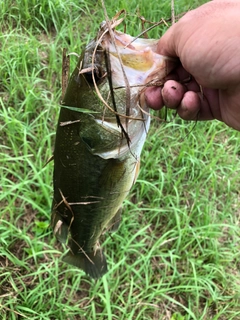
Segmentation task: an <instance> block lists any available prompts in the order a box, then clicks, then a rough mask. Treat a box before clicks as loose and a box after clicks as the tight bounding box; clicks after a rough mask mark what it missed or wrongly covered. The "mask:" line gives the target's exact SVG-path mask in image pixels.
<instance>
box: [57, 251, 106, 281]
mask: <svg viewBox="0 0 240 320" xmlns="http://www.w3.org/2000/svg"><path fill="white" fill-rule="evenodd" d="M63 261H64V262H66V263H68V264H71V265H73V266H75V267H78V268H80V269H82V270H83V271H85V272H86V273H87V274H88V275H89V276H91V277H92V278H95V279H97V278H100V277H102V276H103V275H104V274H105V273H106V272H107V271H108V269H107V261H106V258H105V256H104V254H103V253H102V251H101V249H98V250H97V251H96V252H91V253H89V252H88V253H87V254H86V253H82V252H79V253H77V254H73V253H72V252H71V251H68V253H67V254H66V255H65V256H64V257H63Z"/></svg>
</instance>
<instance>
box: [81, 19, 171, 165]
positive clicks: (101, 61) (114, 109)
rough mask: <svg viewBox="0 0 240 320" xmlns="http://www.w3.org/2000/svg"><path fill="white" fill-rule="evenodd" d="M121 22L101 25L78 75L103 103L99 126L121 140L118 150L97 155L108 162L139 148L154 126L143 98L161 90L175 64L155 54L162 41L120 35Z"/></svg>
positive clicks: (86, 50)
mask: <svg viewBox="0 0 240 320" xmlns="http://www.w3.org/2000/svg"><path fill="white" fill-rule="evenodd" d="M121 21H122V19H119V20H114V19H113V20H112V22H103V23H102V24H101V26H100V30H99V32H98V35H97V37H96V38H95V39H94V40H93V41H91V42H90V43H89V44H88V45H87V47H86V49H85V52H84V55H83V59H82V65H81V70H80V72H79V74H82V76H83V77H84V79H85V81H86V83H87V85H88V86H89V87H90V88H92V89H93V90H95V92H96V94H97V96H98V98H99V100H100V101H101V102H102V104H103V106H102V108H103V112H102V113H100V114H98V115H95V116H94V119H95V122H96V123H97V124H98V125H99V126H102V128H104V130H106V131H108V132H109V133H112V134H114V135H121V136H122V143H121V146H120V147H119V146H118V147H117V150H111V151H107V152H97V153H94V154H97V155H99V156H100V157H102V158H104V159H108V158H110V157H113V158H117V157H123V156H124V155H126V153H127V152H128V151H129V149H130V150H134V149H136V148H137V149H138V147H137V146H138V144H139V140H143V139H145V138H146V134H147V132H148V129H149V125H150V115H149V109H148V106H147V104H146V102H145V97H144V95H143V94H142V93H143V91H144V90H145V88H146V87H148V86H151V85H158V86H159V85H163V84H164V81H165V78H166V76H167V75H168V74H169V72H170V71H171V70H172V69H173V68H174V67H175V63H176V60H175V59H172V58H169V57H165V56H162V55H160V54H158V53H157V52H156V49H157V43H158V40H156V39H145V38H144V39H143V38H137V37H132V36H130V35H127V34H125V33H122V32H120V31H117V30H116V29H115V27H116V26H117V25H118V24H119V23H121ZM142 137H143V138H142ZM140 145H141V146H142V144H140Z"/></svg>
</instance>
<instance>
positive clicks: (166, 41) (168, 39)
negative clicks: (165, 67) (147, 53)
mask: <svg viewBox="0 0 240 320" xmlns="http://www.w3.org/2000/svg"><path fill="white" fill-rule="evenodd" d="M175 26H176V24H174V25H172V26H171V27H170V28H169V29H168V30H167V31H166V33H165V34H164V35H163V36H162V37H161V38H160V40H159V41H158V44H157V52H158V53H160V54H161V55H164V56H167V57H173V58H176V57H178V54H177V52H176V41H175V38H176V36H175V34H176V32H175V30H176V27H175Z"/></svg>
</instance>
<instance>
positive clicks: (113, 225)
mask: <svg viewBox="0 0 240 320" xmlns="http://www.w3.org/2000/svg"><path fill="white" fill-rule="evenodd" d="M121 217H122V207H121V208H120V209H118V211H117V213H116V214H115V216H114V217H113V218H112V219H111V220H110V221H109V223H108V227H107V229H108V231H109V232H115V231H117V230H118V228H119V227H120V223H121Z"/></svg>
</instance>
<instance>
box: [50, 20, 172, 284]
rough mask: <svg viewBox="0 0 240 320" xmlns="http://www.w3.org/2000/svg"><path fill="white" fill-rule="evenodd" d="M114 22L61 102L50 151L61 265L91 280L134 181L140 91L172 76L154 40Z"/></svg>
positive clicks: (90, 48)
mask: <svg viewBox="0 0 240 320" xmlns="http://www.w3.org/2000/svg"><path fill="white" fill-rule="evenodd" d="M117 24H118V23H117V22H116V20H114V21H112V22H111V26H110V24H109V23H107V22H103V23H102V24H101V27H100V30H99V32H98V35H97V37H96V38H95V39H94V40H93V41H91V42H90V43H89V44H88V45H87V46H86V48H85V50H84V51H83V53H82V55H81V57H80V59H79V61H78V63H77V66H76V68H75V70H74V71H73V73H72V75H71V77H70V80H69V83H68V86H67V89H66V93H65V96H64V99H63V101H62V107H61V111H60V115H59V121H58V126H57V133H56V141H55V150H54V174H53V184H54V199H53V204H52V218H51V225H52V228H53V230H54V234H55V235H56V237H57V239H58V240H59V241H61V242H64V243H65V242H68V247H69V251H68V252H67V254H66V255H65V256H64V258H63V260H64V261H65V262H67V263H69V264H71V265H74V266H77V267H79V268H80V269H82V270H84V271H85V272H86V273H87V274H88V275H90V276H91V277H93V278H99V277H101V276H102V275H103V274H105V273H106V272H107V263H106V258H105V256H104V254H103V252H102V250H101V248H100V245H99V239H100V237H101V235H102V234H103V233H104V232H105V231H106V230H115V229H117V227H118V225H119V223H120V218H121V207H122V203H123V200H124V199H125V198H126V196H127V195H128V193H129V191H130V189H131V187H132V186H133V184H134V183H135V181H136V178H137V175H138V171H139V161H140V153H141V150H142V147H143V144H144V141H145V139H146V136H147V132H148V129H149V125H150V116H149V113H148V108H147V106H146V104H145V101H144V95H143V94H141V93H142V90H143V89H144V88H145V87H146V85H150V84H151V83H153V82H156V81H159V80H163V79H164V77H166V75H167V74H168V72H169V71H170V69H169V68H168V67H167V66H169V64H168V63H166V61H170V60H171V59H169V58H167V57H163V56H161V55H159V54H157V53H156V52H155V49H156V45H157V40H149V39H140V38H139V39H136V40H134V38H133V37H131V36H129V35H127V34H124V33H122V32H119V31H116V30H115V28H114V27H115V26H116V25H117ZM110 29H111V30H110ZM133 40H134V41H133ZM132 41H133V42H132ZM131 42H132V43H131Z"/></svg>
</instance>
